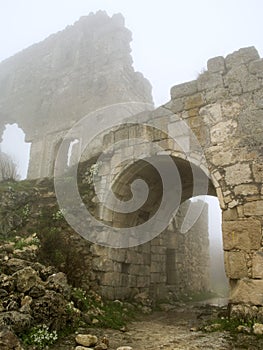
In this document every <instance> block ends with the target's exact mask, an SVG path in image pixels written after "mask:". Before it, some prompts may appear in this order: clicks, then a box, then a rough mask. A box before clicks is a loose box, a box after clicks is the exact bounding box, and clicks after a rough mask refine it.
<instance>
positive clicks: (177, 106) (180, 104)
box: [164, 97, 184, 113]
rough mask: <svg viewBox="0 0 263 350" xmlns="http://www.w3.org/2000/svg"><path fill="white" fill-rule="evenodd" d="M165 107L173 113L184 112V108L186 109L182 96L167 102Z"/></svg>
mask: <svg viewBox="0 0 263 350" xmlns="http://www.w3.org/2000/svg"><path fill="white" fill-rule="evenodd" d="M164 107H165V108H167V109H169V110H170V111H172V112H173V113H179V112H182V110H183V109H184V99H183V98H181V97H180V98H175V99H173V100H171V101H170V102H168V103H166V104H165V106H164Z"/></svg>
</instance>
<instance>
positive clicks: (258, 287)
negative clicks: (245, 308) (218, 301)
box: [230, 278, 263, 305]
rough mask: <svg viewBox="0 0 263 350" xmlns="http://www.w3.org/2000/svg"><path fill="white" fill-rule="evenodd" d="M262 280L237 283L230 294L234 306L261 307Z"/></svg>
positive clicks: (262, 295) (243, 280)
mask: <svg viewBox="0 0 263 350" xmlns="http://www.w3.org/2000/svg"><path fill="white" fill-rule="evenodd" d="M262 291H263V280H253V279H247V278H245V279H242V280H239V281H237V283H236V286H235V287H234V288H233V289H232V291H231V294H230V302H231V303H234V304H239V303H240V304H252V305H263V293H262Z"/></svg>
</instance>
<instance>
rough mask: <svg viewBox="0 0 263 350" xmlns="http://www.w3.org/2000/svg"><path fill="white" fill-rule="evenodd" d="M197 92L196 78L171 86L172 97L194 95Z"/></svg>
mask: <svg viewBox="0 0 263 350" xmlns="http://www.w3.org/2000/svg"><path fill="white" fill-rule="evenodd" d="M196 92H197V82H196V80H193V81H189V82H187V83H183V84H179V85H175V86H173V87H172V88H171V98H172V99H176V98H178V97H183V96H189V95H193V94H194V93H196Z"/></svg>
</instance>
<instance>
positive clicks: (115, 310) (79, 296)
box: [72, 288, 135, 329]
mask: <svg viewBox="0 0 263 350" xmlns="http://www.w3.org/2000/svg"><path fill="white" fill-rule="evenodd" d="M72 299H73V300H74V304H75V305H76V306H77V307H78V308H79V309H80V310H81V311H83V312H86V313H88V315H89V316H90V318H91V319H97V320H98V323H97V324H96V326H100V327H104V328H112V329H120V328H121V327H123V326H125V325H126V323H127V322H128V321H129V320H131V319H134V318H135V311H134V309H133V308H132V309H131V308H129V307H127V306H125V304H124V303H122V302H119V301H103V300H102V299H101V297H100V296H99V295H97V294H96V293H92V292H90V293H87V292H85V291H83V290H82V289H80V288H74V289H73V292H72Z"/></svg>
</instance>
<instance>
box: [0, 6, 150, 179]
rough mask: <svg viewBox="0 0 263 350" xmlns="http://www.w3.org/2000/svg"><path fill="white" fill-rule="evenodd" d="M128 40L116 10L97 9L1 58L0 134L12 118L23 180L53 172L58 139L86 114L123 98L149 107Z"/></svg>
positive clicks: (147, 87) (146, 87) (147, 92)
mask: <svg viewBox="0 0 263 350" xmlns="http://www.w3.org/2000/svg"><path fill="white" fill-rule="evenodd" d="M130 41H131V32H130V31H129V30H128V29H126V28H125V27H124V18H123V17H122V15H120V14H118V15H114V16H112V18H110V17H108V16H107V14H106V13H105V12H102V11H99V12H98V13H96V14H95V15H93V14H90V15H89V16H87V17H82V18H80V20H79V21H78V22H76V23H75V24H74V25H72V26H68V27H67V28H66V29H65V30H63V31H61V32H59V33H57V34H55V35H51V36H50V37H48V38H47V39H46V40H44V41H42V42H41V43H39V44H35V45H33V46H31V47H29V48H27V49H25V50H23V51H21V52H19V53H18V54H16V55H14V56H13V57H10V58H9V59H7V60H5V61H3V62H1V64H0V96H1V97H0V134H1V135H2V133H3V130H4V128H5V125H6V124H13V123H17V124H18V126H19V127H20V128H21V129H22V130H23V131H24V133H25V140H26V142H31V154H30V162H29V170H28V178H29V179H35V178H42V177H50V176H53V171H54V162H55V158H56V153H57V151H58V148H59V146H60V143H61V141H62V139H63V138H64V137H65V135H66V133H67V131H68V130H69V129H70V128H71V127H72V125H74V123H76V122H77V121H78V120H80V119H81V118H83V117H84V116H85V115H87V114H88V113H90V112H93V111H94V110H97V109H98V108H102V107H104V106H108V105H111V104H116V103H121V102H127V101H137V102H143V103H146V104H149V106H151V107H152V105H153V101H152V96H151V85H150V83H149V82H148V81H147V80H146V79H145V78H144V77H143V75H142V74H141V73H139V72H135V71H134V69H133V67H132V57H131V54H130V52H131V49H130ZM143 109H145V105H143ZM134 112H135V113H136V112H139V110H136V109H135V111H134ZM71 141H73V140H69V144H70V142H71Z"/></svg>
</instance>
